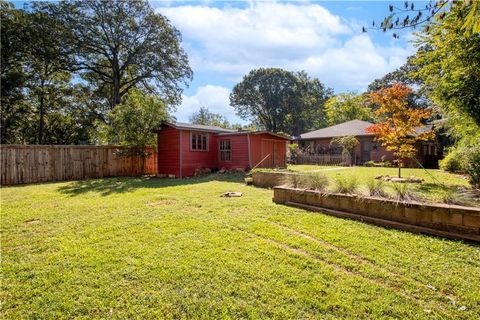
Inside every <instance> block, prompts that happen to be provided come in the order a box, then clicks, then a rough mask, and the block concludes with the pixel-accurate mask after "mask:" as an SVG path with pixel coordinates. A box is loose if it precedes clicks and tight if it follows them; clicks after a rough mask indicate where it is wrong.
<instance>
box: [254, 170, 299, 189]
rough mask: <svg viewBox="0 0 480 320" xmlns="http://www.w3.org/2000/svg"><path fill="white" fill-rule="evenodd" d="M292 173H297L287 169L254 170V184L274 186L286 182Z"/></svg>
mask: <svg viewBox="0 0 480 320" xmlns="http://www.w3.org/2000/svg"><path fill="white" fill-rule="evenodd" d="M292 174H295V173H291V172H287V171H280V172H275V171H254V172H253V174H252V178H253V185H254V186H256V187H260V188H273V187H276V186H280V185H282V184H285V180H286V178H287V177H288V176H289V175H292ZM296 174H298V173H296Z"/></svg>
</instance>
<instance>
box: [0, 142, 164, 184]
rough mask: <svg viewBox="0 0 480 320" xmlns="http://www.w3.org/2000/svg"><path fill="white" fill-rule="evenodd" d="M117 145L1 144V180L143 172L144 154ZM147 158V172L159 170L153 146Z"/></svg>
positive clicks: (21, 181) (17, 181) (65, 178)
mask: <svg viewBox="0 0 480 320" xmlns="http://www.w3.org/2000/svg"><path fill="white" fill-rule="evenodd" d="M126 149H127V148H125V147H118V146H73V145H72V146H71V145H1V146H0V165H1V168H0V171H1V175H0V184H1V185H14V184H24V183H37V182H48V181H68V180H82V179H88V178H104V177H116V176H132V175H138V174H140V173H141V157H139V156H122V155H121V152H122V151H125V150H126ZM149 151H151V155H150V156H149V157H148V158H147V159H146V161H145V169H144V172H145V173H146V174H156V173H157V154H156V152H154V150H149Z"/></svg>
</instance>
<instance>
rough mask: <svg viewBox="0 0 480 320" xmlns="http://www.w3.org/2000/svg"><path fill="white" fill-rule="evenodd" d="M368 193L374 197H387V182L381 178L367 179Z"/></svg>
mask: <svg viewBox="0 0 480 320" xmlns="http://www.w3.org/2000/svg"><path fill="white" fill-rule="evenodd" d="M367 189H368V194H369V195H370V196H372V197H385V196H386V192H385V182H384V181H383V180H379V179H370V180H367Z"/></svg>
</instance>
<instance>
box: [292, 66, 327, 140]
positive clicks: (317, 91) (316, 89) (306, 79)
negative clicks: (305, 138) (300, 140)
mask: <svg viewBox="0 0 480 320" xmlns="http://www.w3.org/2000/svg"><path fill="white" fill-rule="evenodd" d="M295 76H296V78H297V84H296V89H295V91H296V92H297V95H298V97H297V101H296V104H292V105H290V106H291V110H290V112H289V114H288V117H287V118H286V121H287V125H288V126H289V127H291V130H290V131H287V132H291V133H292V135H294V136H297V135H299V134H301V133H304V132H307V131H311V130H314V129H320V128H324V127H326V126H327V115H326V112H325V103H326V102H327V100H328V99H329V98H330V97H332V96H333V89H331V88H327V87H326V86H325V85H324V84H323V83H321V82H320V80H319V79H316V78H312V77H310V76H309V75H308V74H307V73H306V72H305V71H301V72H297V73H296V74H295Z"/></svg>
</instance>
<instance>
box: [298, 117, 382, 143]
mask: <svg viewBox="0 0 480 320" xmlns="http://www.w3.org/2000/svg"><path fill="white" fill-rule="evenodd" d="M371 125H372V123H370V122H368V121H362V120H352V121H347V122H344V123H340V124H336V125H334V126H331V127H327V128H323V129H319V130H315V131H310V132H307V133H303V134H301V135H300V139H321V138H331V137H343V136H373V134H372V133H368V132H366V131H365V129H367V128H368V127H370V126H371Z"/></svg>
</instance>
